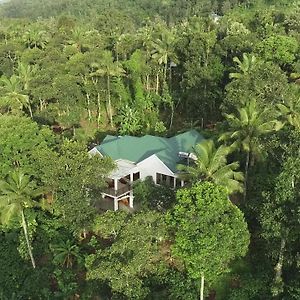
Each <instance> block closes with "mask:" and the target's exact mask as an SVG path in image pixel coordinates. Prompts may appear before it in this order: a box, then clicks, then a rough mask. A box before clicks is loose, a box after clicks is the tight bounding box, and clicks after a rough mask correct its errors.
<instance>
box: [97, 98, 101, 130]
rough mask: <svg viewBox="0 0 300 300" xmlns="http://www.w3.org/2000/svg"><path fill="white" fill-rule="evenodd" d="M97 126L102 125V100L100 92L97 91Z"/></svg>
mask: <svg viewBox="0 0 300 300" xmlns="http://www.w3.org/2000/svg"><path fill="white" fill-rule="evenodd" d="M97 106H98V108H97V127H98V128H99V126H100V119H101V102H100V94H99V93H97Z"/></svg>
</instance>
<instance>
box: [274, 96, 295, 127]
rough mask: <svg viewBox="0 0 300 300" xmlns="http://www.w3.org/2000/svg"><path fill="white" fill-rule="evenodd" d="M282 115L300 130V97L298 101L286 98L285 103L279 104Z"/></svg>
mask: <svg viewBox="0 0 300 300" xmlns="http://www.w3.org/2000/svg"><path fill="white" fill-rule="evenodd" d="M277 108H278V110H279V112H280V114H281V116H282V117H283V118H284V120H286V121H287V122H288V123H289V124H290V125H291V126H293V127H294V128H295V129H296V130H298V131H299V130H300V98H299V99H298V101H292V100H289V99H287V100H285V103H284V104H277Z"/></svg>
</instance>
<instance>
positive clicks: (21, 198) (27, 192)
mask: <svg viewBox="0 0 300 300" xmlns="http://www.w3.org/2000/svg"><path fill="white" fill-rule="evenodd" d="M40 194H41V191H40V190H37V189H33V188H32V183H31V181H30V178H29V176H26V175H25V174H24V173H22V172H20V171H16V172H13V173H12V174H11V175H10V176H8V177H7V179H6V180H0V220H1V223H2V224H9V222H10V221H11V219H13V218H18V219H20V220H21V225H22V227H23V231H24V235H25V239H26V244H27V249H28V253H29V256H30V259H31V263H32V266H33V268H35V260H34V257H33V254H32V247H31V244H30V241H29V236H28V227H27V222H26V218H25V209H26V208H31V207H34V206H36V205H38V203H37V202H35V201H34V200H33V198H35V197H37V196H38V195H40Z"/></svg>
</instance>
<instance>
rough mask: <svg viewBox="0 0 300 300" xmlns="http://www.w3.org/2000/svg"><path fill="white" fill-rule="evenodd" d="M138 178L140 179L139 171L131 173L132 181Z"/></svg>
mask: <svg viewBox="0 0 300 300" xmlns="http://www.w3.org/2000/svg"><path fill="white" fill-rule="evenodd" d="M138 179H140V172H137V173H134V174H133V181H136V180H138Z"/></svg>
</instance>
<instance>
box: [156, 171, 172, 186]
mask: <svg viewBox="0 0 300 300" xmlns="http://www.w3.org/2000/svg"><path fill="white" fill-rule="evenodd" d="M174 180H175V178H174V177H173V176H168V175H165V174H161V173H156V184H164V185H167V186H170V187H174Z"/></svg>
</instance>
